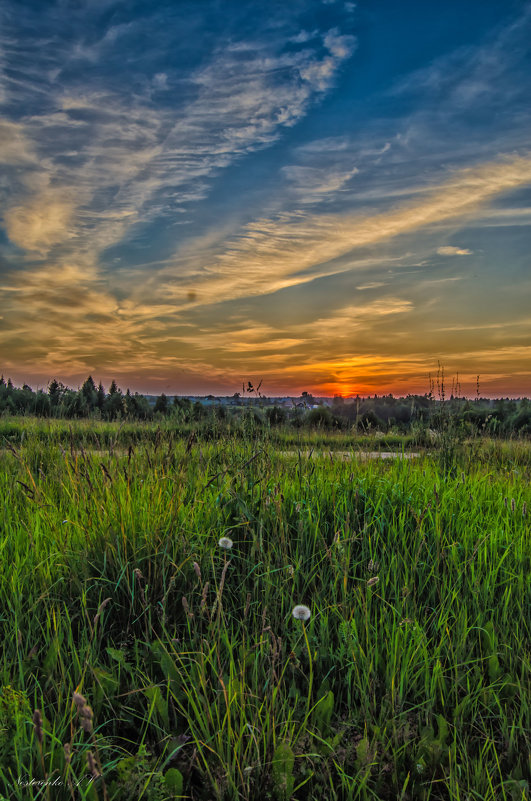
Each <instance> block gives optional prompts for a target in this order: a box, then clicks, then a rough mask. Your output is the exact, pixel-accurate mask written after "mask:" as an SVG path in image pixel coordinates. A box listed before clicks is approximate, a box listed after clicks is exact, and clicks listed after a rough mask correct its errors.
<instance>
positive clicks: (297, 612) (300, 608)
mask: <svg viewBox="0 0 531 801" xmlns="http://www.w3.org/2000/svg"><path fill="white" fill-rule="evenodd" d="M291 614H292V615H293V617H294V618H295V620H309V619H310V615H311V612H310V610H309V608H308V607H307V606H304V604H298V605H297V606H294V607H293V611H292V613H291Z"/></svg>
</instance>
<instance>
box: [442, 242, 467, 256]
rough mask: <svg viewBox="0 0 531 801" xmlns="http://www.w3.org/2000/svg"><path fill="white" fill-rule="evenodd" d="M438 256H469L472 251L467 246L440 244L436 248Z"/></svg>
mask: <svg viewBox="0 0 531 801" xmlns="http://www.w3.org/2000/svg"><path fill="white" fill-rule="evenodd" d="M437 253H438V254H439V256H471V255H472V253H473V251H472V250H469V249H468V248H458V247H455V246H454V245H442V246H441V247H440V248H437Z"/></svg>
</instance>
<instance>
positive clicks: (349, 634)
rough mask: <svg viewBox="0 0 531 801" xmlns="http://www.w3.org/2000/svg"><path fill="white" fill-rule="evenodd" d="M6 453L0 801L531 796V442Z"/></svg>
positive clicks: (267, 439)
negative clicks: (299, 610)
mask: <svg viewBox="0 0 531 801" xmlns="http://www.w3.org/2000/svg"><path fill="white" fill-rule="evenodd" d="M0 433H1V434H2V437H1V438H0V461H1V471H0V486H1V494H2V506H1V511H0V515H1V529H0V546H1V549H2V570H1V575H0V620H1V626H2V637H3V648H2V653H1V662H0V791H1V792H2V793H3V797H4V798H7V799H17V801H19V800H20V801H26V799H37V798H38V799H53V801H62V799H90V800H91V801H93V799H109V801H111V799H112V800H113V801H125V800H126V799H127V801H136V799H145V800H146V801H163V799H174V798H180V797H182V798H189V799H195V800H196V801H214V799H249V801H253V799H258V798H259V799H263V801H267V799H277V800H278V801H287V799H290V798H294V799H300V800H301V801H302V799H311V800H312V801H322V800H323V799H330V800H331V801H339V800H340V799H363V800H365V799H367V801H369V799H373V800H374V801H378V800H379V799H381V800H382V801H383V799H389V800H393V801H394V800H395V799H404V801H405V799H423V801H424V800H425V801H428V799H432V801H436V799H452V800H453V799H455V800H456V801H457V800H459V801H476V800H477V801H480V800H481V801H483V799H486V800H487V801H495V799H503V800H504V801H505V800H507V801H514V800H515V799H518V800H519V801H522V800H523V799H528V798H529V785H528V780H529V777H530V775H531V756H530V752H531V699H530V694H529V687H530V679H531V675H530V673H531V671H530V645H529V644H530V642H531V631H530V628H531V622H530V608H531V605H530V599H531V592H530V590H531V588H530V582H529V575H530V567H531V564H530V562H531V558H530V554H531V550H530V540H529V534H530V527H529V511H528V510H529V508H530V506H531V492H530V489H529V486H530V483H529V479H530V475H531V444H530V443H529V441H528V442H524V441H515V442H493V441H481V440H477V441H474V442H471V443H468V444H465V446H463V447H460V448H454V449H453V450H452V451H451V453H444V454H441V447H442V445H441V446H439V447H436V446H434V447H433V448H431V449H430V450H429V451H422V453H421V455H420V456H419V457H418V458H414V459H396V460H394V459H386V460H380V459H371V460H363V459H359V458H357V457H356V453H357V452H359V451H364V450H369V451H375V450H378V449H379V448H380V447H385V449H389V448H390V447H393V446H394V447H396V448H398V449H400V448H401V447H402V448H403V447H408V446H410V445H412V444H413V443H412V442H411V441H410V440H406V439H401V438H400V437H398V438H396V439H395V440H394V441H389V439H388V440H384V441H382V440H379V441H378V440H376V439H374V438H369V437H367V438H362V439H358V440H352V438H349V437H348V436H347V435H345V434H341V435H339V434H338V435H337V436H334V435H332V434H327V435H321V434H320V433H315V434H308V432H306V433H300V434H294V433H293V431H291V432H287V433H285V434H283V433H282V432H277V433H274V434H271V433H270V432H269V431H266V430H263V429H258V430H256V431H249V432H248V435H247V436H241V432H239V433H238V435H236V434H235V433H231V432H227V431H225V432H224V431H223V430H222V429H220V430H219V431H216V432H214V433H215V436H212V437H201V436H198V437H196V438H194V436H189V434H190V433H191V432H189V431H186V432H185V436H182V435H180V434H179V433H178V432H175V431H173V430H171V427H169V426H168V427H166V428H165V429H163V430H160V429H159V430H157V426H155V425H152V424H146V425H145V426H142V424H134V425H130V426H127V425H125V426H119V425H118V424H112V423H105V424H103V423H91V422H82V423H73V424H71V425H69V424H68V423H64V422H61V421H52V422H49V421H48V422H45V421H37V420H22V419H18V420H17V419H15V420H13V419H12V418H10V419H9V420H0ZM382 442H383V445H382ZM2 445H3V447H2ZM312 448H315V449H317V450H319V448H322V449H323V453H322V456H320V455H317V456H315V455H314V456H312V458H307V457H306V456H303V455H302V450H304V451H308V450H309V449H312ZM325 448H326V449H329V450H331V451H334V450H341V451H345V450H352V452H353V458H352V459H351V460H349V459H344V458H334V454H333V453H331V454H330V453H329V452H325V450H324V449H325ZM287 450H288V451H289V450H291V451H292V453H291V455H286V454H285V451H287ZM299 450H300V451H301V455H299ZM222 538H225V539H222ZM220 539H221V540H222V544H224V545H230V543H232V547H226V548H223V547H221V546H220V544H219V541H220ZM226 540H228V541H226ZM301 604H302V605H305V606H307V607H308V608H309V610H310V617H309V619H308V620H303V619H296V618H295V617H294V616H293V614H292V610H293V608H294V607H295V606H296V605H301Z"/></svg>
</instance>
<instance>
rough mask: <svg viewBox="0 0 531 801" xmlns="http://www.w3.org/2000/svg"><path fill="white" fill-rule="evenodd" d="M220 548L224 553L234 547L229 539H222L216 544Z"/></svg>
mask: <svg viewBox="0 0 531 801" xmlns="http://www.w3.org/2000/svg"><path fill="white" fill-rule="evenodd" d="M218 545H219V547H220V548H223V549H224V550H225V551H229V550H230V549H231V548H232V546H233V545H234V543H233V541H232V540H231V539H230V538H229V537H222V538H221V539H220V541H219V542H218Z"/></svg>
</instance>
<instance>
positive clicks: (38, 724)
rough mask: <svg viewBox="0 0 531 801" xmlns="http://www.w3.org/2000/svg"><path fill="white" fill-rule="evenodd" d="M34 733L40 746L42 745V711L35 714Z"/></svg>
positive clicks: (38, 710)
mask: <svg viewBox="0 0 531 801" xmlns="http://www.w3.org/2000/svg"><path fill="white" fill-rule="evenodd" d="M33 731H34V732H35V737H36V738H37V741H38V742H39V744H40V745H42V715H41V711H40V709H36V710H35V712H34V713H33Z"/></svg>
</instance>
